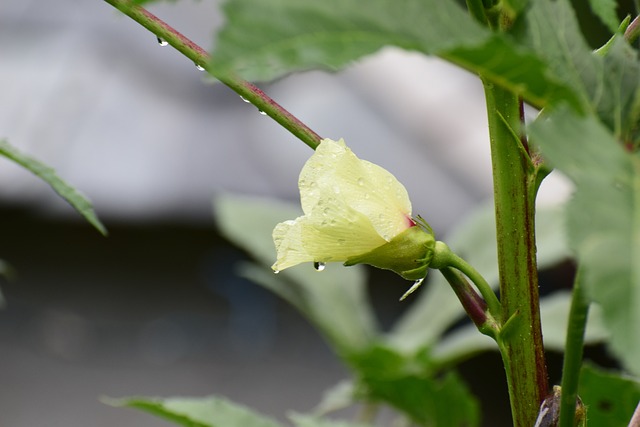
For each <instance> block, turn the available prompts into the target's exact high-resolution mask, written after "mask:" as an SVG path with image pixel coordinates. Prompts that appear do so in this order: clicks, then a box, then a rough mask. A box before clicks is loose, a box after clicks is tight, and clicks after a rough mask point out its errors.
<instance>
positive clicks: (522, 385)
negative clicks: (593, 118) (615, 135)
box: [483, 81, 548, 427]
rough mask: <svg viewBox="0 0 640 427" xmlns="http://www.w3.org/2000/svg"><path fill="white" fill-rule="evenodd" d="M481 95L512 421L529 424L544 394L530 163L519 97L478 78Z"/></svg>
mask: <svg viewBox="0 0 640 427" xmlns="http://www.w3.org/2000/svg"><path fill="white" fill-rule="evenodd" d="M483 83H484V88H485V97H486V101H487V114H488V119H489V133H490V140H491V160H492V167H493V187H494V203H495V214H496V230H497V236H496V237H497V243H498V268H499V272H500V300H501V303H502V319H507V321H508V322H509V323H510V325H509V328H508V333H506V332H505V334H504V336H502V337H501V339H502V346H503V349H504V352H503V355H502V356H503V359H504V361H505V370H506V376H507V383H508V384H507V385H508V387H509V398H510V400H511V411H512V416H513V424H514V426H517V427H530V426H532V425H534V423H535V420H536V418H537V415H538V409H539V407H540V403H541V402H542V400H543V399H544V398H545V396H546V395H547V387H548V384H547V368H546V363H545V358H544V348H543V343H542V330H541V326H540V307H539V296H538V274H537V269H536V246H535V223H534V210H535V193H536V169H535V167H534V166H533V165H532V163H531V159H530V158H529V156H528V153H527V150H526V148H525V147H524V146H523V140H522V138H520V137H518V136H519V135H521V134H522V132H521V128H522V123H521V122H522V117H521V101H520V100H519V99H518V97H517V96H516V95H515V94H513V93H512V92H510V91H508V90H506V89H503V88H500V87H497V86H494V85H493V84H492V83H490V82H486V81H485V82H483Z"/></svg>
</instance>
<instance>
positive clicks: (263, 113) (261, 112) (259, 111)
mask: <svg viewBox="0 0 640 427" xmlns="http://www.w3.org/2000/svg"><path fill="white" fill-rule="evenodd" d="M258 113H260V114H262V115H263V116H266V115H267V113H265V112H264V111H262V110H258Z"/></svg>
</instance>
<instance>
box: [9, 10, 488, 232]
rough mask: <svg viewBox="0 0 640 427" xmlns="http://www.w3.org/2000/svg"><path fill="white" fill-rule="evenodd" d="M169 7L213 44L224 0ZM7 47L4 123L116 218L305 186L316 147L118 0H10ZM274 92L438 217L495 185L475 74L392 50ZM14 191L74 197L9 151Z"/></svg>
mask: <svg viewBox="0 0 640 427" xmlns="http://www.w3.org/2000/svg"><path fill="white" fill-rule="evenodd" d="M153 11H154V12H155V13H157V14H158V15H159V16H160V17H161V18H164V19H165V20H167V21H168V22H170V23H171V24H172V25H174V26H175V27H176V28H177V29H179V30H180V31H182V32H183V33H185V34H186V35H187V36H189V37H192V38H193V39H194V40H195V41H196V42H198V43H200V44H202V45H203V46H204V47H209V46H210V40H212V36H211V34H212V29H213V28H214V26H216V25H218V24H219V22H220V20H221V19H220V16H219V15H218V13H217V11H216V7H215V2H181V3H179V4H178V5H167V4H163V5H158V6H154V7H153ZM0 57H1V58H2V59H3V60H2V62H1V63H0V76H1V78H0V93H2V94H3V96H2V97H0V136H2V137H6V138H8V139H9V141H10V142H11V143H12V144H14V145H16V146H18V147H20V148H21V149H22V150H24V151H26V152H27V153H29V154H31V155H32V156H35V157H37V158H38V159H41V160H43V161H45V162H47V163H49V164H50V165H52V166H54V167H56V169H57V170H58V171H59V173H60V175H61V176H62V177H63V178H64V179H66V180H67V181H69V182H70V183H72V184H73V185H75V186H76V187H78V188H79V189H80V190H81V191H82V192H84V193H85V194H86V195H88V196H89V198H90V199H91V200H92V201H93V202H94V204H95V206H96V208H97V210H98V213H99V214H100V215H102V216H103V217H104V218H105V219H106V220H107V221H108V220H109V218H119V219H128V220H131V219H149V218H158V217H160V218H161V217H166V216H172V217H179V218H182V219H187V220H193V219H201V220H208V218H209V213H210V209H209V206H210V205H209V201H210V199H211V196H212V194H214V193H216V192H221V191H227V192H243V193H249V194H263V195H264V194H267V195H273V196H276V197H279V198H286V199H291V200H296V199H297V197H298V195H297V185H296V181H297V175H298V173H299V170H300V168H301V166H302V164H303V163H304V161H305V160H306V158H308V156H309V155H310V151H309V149H308V148H307V147H306V146H305V145H304V144H302V143H301V142H299V141H297V140H296V139H295V138H294V137H293V136H291V135H290V134H288V133H287V132H286V131H285V130H283V129H281V128H280V127H279V126H278V125H277V124H276V123H275V122H273V121H272V120H270V119H269V118H267V117H264V116H261V115H259V114H258V113H257V111H256V110H255V108H254V107H252V106H251V105H248V104H245V103H243V102H241V100H240V99H239V97H237V96H236V95H235V94H234V93H232V92H231V91H230V90H229V89H227V88H226V87H223V86H221V85H210V84H208V83H205V82H203V75H202V74H201V73H199V72H198V71H197V70H196V69H195V67H194V66H193V64H191V63H190V62H189V61H188V60H186V59H185V58H183V57H182V56H181V55H180V54H178V53H177V52H175V51H173V49H172V48H171V47H160V46H159V45H158V44H157V43H156V40H155V37H154V36H152V35H151V34H149V33H148V32H147V31H146V30H144V29H142V28H141V27H139V26H138V25H137V24H136V23H134V22H133V21H131V20H130V19H129V18H126V17H123V16H119V15H118V13H117V12H116V11H115V10H113V9H112V8H111V7H110V6H109V5H107V4H106V3H103V2H100V1H94V2H78V1H72V0H59V1H56V2H55V3H45V2H35V1H31V2H18V1H8V2H7V1H5V2H3V3H2V5H1V6H0ZM265 90H266V91H267V93H268V94H269V95H270V96H272V97H273V98H274V99H276V100H277V101H278V102H279V103H281V104H282V105H284V106H285V107H286V108H288V109H289V110H290V111H291V112H293V113H294V114H295V115H296V116H298V117H299V118H301V119H302V120H303V121H305V122H306V123H308V124H309V125H310V126H311V127H312V128H313V129H314V130H315V131H316V132H318V133H319V134H321V135H323V136H327V137H332V138H340V137H343V138H345V140H346V141H347V143H348V144H349V145H350V146H351V147H352V148H353V149H354V151H355V152H356V153H357V154H358V155H359V156H360V157H361V158H364V159H367V160H370V161H373V162H375V163H378V164H380V165H381V166H383V167H385V168H387V169H388V170H390V171H391V172H393V173H394V174H395V175H397V176H398V178H399V179H400V180H401V181H402V182H403V183H404V184H405V185H406V186H407V188H408V189H409V193H410V195H411V197H412V200H413V203H414V210H415V212H416V213H420V214H422V215H423V216H424V217H425V218H427V219H428V220H429V221H430V222H431V223H432V225H433V226H434V227H436V229H440V230H443V229H447V228H448V227H450V226H451V225H452V224H453V223H455V222H456V221H457V220H458V219H459V218H460V217H461V216H462V215H463V214H464V212H465V211H466V210H467V209H469V208H470V207H471V206H473V205H474V204H475V203H476V202H477V201H479V200H481V199H484V198H486V197H488V196H490V183H491V178H490V161H489V154H488V147H487V134H486V124H485V118H484V101H483V98H482V88H481V85H480V83H479V82H478V81H477V79H475V78H474V77H473V76H470V75H469V74H467V73H466V72H464V71H460V70H458V69H456V68H453V67H452V66H449V65H447V64H445V63H443V62H441V61H439V60H437V59H432V58H424V57H422V56H420V55H418V54H415V53H407V52H402V51H399V50H396V49H385V50H383V51H382V52H380V53H378V54H377V55H374V56H372V57H368V58H365V59H363V60H362V61H360V62H359V63H357V64H355V65H354V66H352V67H351V68H349V69H348V70H346V71H345V72H342V73H339V74H337V75H331V74H327V73H322V72H311V73H305V74H301V75H295V76H291V77H288V78H286V79H283V80H281V81H278V82H277V83H275V84H272V85H269V86H266V87H265ZM0 197H2V198H3V199H5V200H14V201H20V202H23V203H29V204H33V205H34V206H38V207H40V208H41V209H44V210H47V211H56V210H60V209H61V207H62V206H63V204H62V203H61V202H59V201H58V200H57V198H56V197H55V196H54V195H53V194H52V193H51V191H50V190H49V189H48V188H47V187H46V186H44V185H42V184H40V183H39V182H37V180H36V179H34V178H32V177H30V176H29V175H28V174H27V173H25V172H24V171H21V170H20V169H19V168H17V167H13V166H11V165H9V164H8V163H7V162H4V161H3V162H2V163H1V167H0ZM63 210H65V211H66V208H65V209H63Z"/></svg>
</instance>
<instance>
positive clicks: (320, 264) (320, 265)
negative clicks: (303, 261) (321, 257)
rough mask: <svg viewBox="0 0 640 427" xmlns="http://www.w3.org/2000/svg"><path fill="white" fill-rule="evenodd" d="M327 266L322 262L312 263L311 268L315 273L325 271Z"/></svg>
mask: <svg viewBox="0 0 640 427" xmlns="http://www.w3.org/2000/svg"><path fill="white" fill-rule="evenodd" d="M326 266H327V265H326V264H325V263H324V262H320V261H316V262H314V263H313V268H315V269H316V271H322V270H324V269H325V267H326Z"/></svg>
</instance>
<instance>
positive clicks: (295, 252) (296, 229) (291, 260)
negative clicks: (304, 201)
mask: <svg viewBox="0 0 640 427" xmlns="http://www.w3.org/2000/svg"><path fill="white" fill-rule="evenodd" d="M304 221H305V218H304V217H299V218H297V219H296V220H295V221H291V220H290V221H285V222H281V223H280V224H278V225H276V228H275V229H274V230H273V235H272V236H273V242H274V243H275V246H276V253H277V258H276V262H275V264H273V266H271V268H272V269H273V270H274V271H276V272H277V271H280V270H284V269H285V268H289V267H293V266H294V265H298V264H301V263H303V262H310V261H314V259H313V256H311V255H310V254H308V253H307V251H306V250H305V249H304V246H303V245H302V223H303V222H304Z"/></svg>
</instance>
